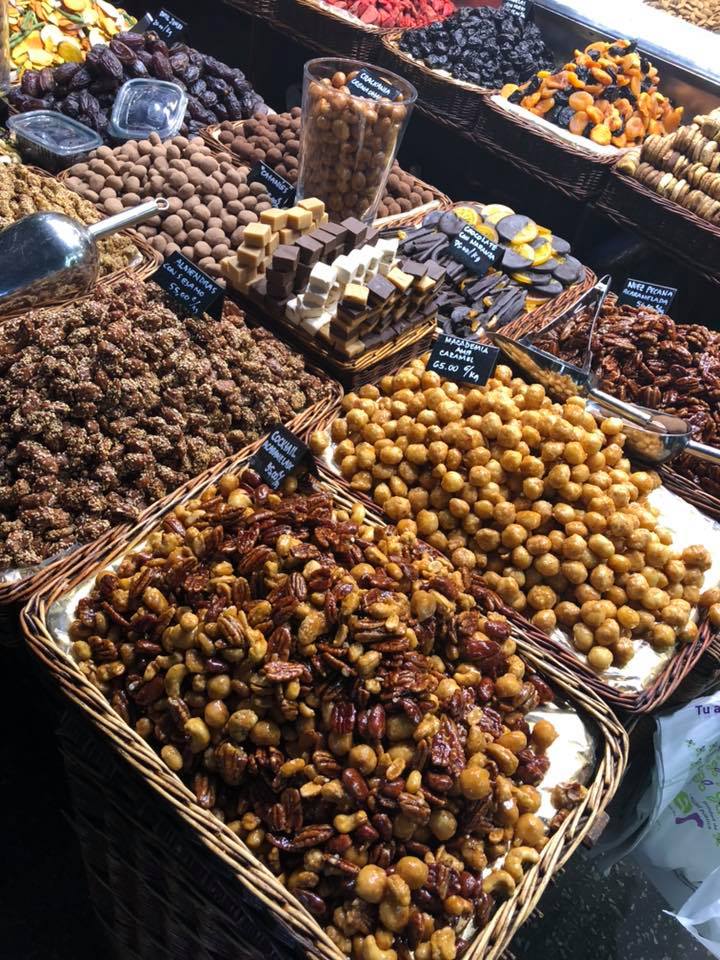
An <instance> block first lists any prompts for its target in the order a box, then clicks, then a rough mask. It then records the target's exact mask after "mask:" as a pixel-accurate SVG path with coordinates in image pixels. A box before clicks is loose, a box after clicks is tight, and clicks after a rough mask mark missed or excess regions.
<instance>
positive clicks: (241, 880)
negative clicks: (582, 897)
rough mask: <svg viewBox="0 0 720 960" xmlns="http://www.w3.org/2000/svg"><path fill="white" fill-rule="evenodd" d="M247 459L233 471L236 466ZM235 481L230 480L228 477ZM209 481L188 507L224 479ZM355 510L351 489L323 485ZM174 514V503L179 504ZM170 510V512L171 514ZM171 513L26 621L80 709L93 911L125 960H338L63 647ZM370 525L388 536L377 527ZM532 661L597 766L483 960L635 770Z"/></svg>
mask: <svg viewBox="0 0 720 960" xmlns="http://www.w3.org/2000/svg"><path fill="white" fill-rule="evenodd" d="M240 462H241V460H240V458H237V459H236V460H235V461H234V465H239V464H240ZM223 469H226V468H223ZM223 469H215V470H213V471H208V473H207V474H206V475H204V476H203V478H202V479H200V480H199V481H198V483H196V485H195V487H194V489H193V490H191V491H188V492H187V493H186V494H185V499H187V498H188V497H190V496H193V495H197V493H198V492H199V491H200V490H201V489H204V488H205V487H206V486H207V485H209V484H210V483H212V482H213V481H214V480H216V479H217V478H218V477H219V476H220V475H221V474H222V473H223ZM326 485H327V486H328V487H329V489H330V490H331V492H332V493H333V495H334V497H335V499H336V502H338V503H339V504H341V505H343V506H347V505H348V504H349V503H350V502H351V500H352V499H353V498H348V497H347V496H346V495H345V494H344V492H343V491H342V489H341V488H339V487H336V486H334V485H333V484H332V483H328V484H326ZM176 502H178V501H177V500H176ZM169 507H170V504H166V505H165V510H167V509H169ZM162 513H163V511H162V510H156V511H154V512H153V513H152V515H148V516H147V517H146V518H145V521H144V523H143V524H142V525H141V526H139V527H137V528H136V529H135V530H134V531H133V533H132V535H130V536H128V537H126V538H124V539H123V542H122V543H118V544H116V545H115V549H114V550H113V551H112V553H110V554H108V555H107V556H106V557H104V558H103V560H102V562H98V561H97V559H95V560H94V561H93V562H91V563H88V564H86V565H85V566H84V567H83V568H82V569H81V570H76V571H74V573H73V576H72V577H68V576H64V575H61V576H60V577H58V579H57V580H56V581H55V582H54V583H52V584H50V585H48V586H47V587H46V589H45V590H44V591H43V592H42V593H41V594H37V595H35V596H34V597H33V598H32V600H31V601H30V603H29V604H28V605H27V607H26V608H25V610H24V611H23V613H22V627H23V631H24V633H25V636H26V638H27V642H28V645H29V647H30V649H31V650H32V652H33V653H34V654H35V655H36V656H37V657H38V659H39V661H40V662H41V664H42V666H43V667H44V668H45V669H46V670H47V671H48V672H49V674H50V675H51V677H52V679H53V680H54V682H55V683H56V685H57V686H58V688H59V690H60V691H61V693H62V694H63V695H64V696H65V697H66V698H67V700H68V701H69V702H70V703H71V704H72V706H73V708H74V710H73V712H72V713H71V715H70V716H69V717H68V720H67V722H66V724H65V726H64V729H63V731H62V735H61V743H62V747H63V751H64V754H65V762H66V769H67V772H68V775H69V780H70V787H71V793H72V795H73V800H74V806H75V827H76V829H77V831H78V834H79V837H80V840H81V844H82V848H83V853H84V857H85V864H86V868H87V872H88V875H89V881H90V883H89V886H90V890H91V896H92V897H93V901H94V905H95V908H96V910H97V912H98V913H99V915H100V918H101V920H102V921H103V923H104V925H105V926H106V927H107V928H108V929H109V930H110V931H111V932H112V933H113V935H114V937H115V938H116V940H117V941H118V943H119V945H120V946H121V947H122V954H123V956H124V957H127V958H129V960H141V958H142V960H149V958H153V960H219V958H229V957H235V956H241V957H244V958H245V957H246V958H253V960H260V958H263V957H268V956H272V957H298V958H300V957H301V956H311V957H316V958H327V960H341V956H342V955H341V954H339V952H338V951H337V948H336V947H334V945H333V944H332V942H331V941H330V939H329V938H328V936H327V934H326V933H325V932H324V931H323V930H322V929H321V927H320V926H319V925H318V923H317V921H316V920H315V919H313V918H312V917H311V916H310V914H309V913H307V912H306V910H305V909H304V908H303V907H302V906H301V905H300V904H299V903H298V901H297V900H296V899H295V897H294V896H293V895H292V894H291V893H290V892H289V891H288V890H287V889H285V888H284V887H283V886H281V885H280V884H279V882H278V881H277V879H276V878H275V877H274V876H273V875H272V874H271V873H270V871H268V869H267V868H266V867H265V866H263V865H262V864H261V863H259V862H258V861H257V860H256V859H255V857H254V856H253V854H252V853H251V852H250V851H249V849H248V848H247V847H246V846H245V844H244V843H243V842H242V841H241V840H240V839H239V838H238V837H237V836H236V835H235V834H234V833H232V832H231V831H230V830H229V829H228V828H227V827H226V826H225V825H224V824H223V823H221V822H220V821H218V820H216V819H215V818H214V817H213V816H212V814H210V813H209V812H208V811H206V810H204V809H202V808H201V807H200V806H199V804H198V802H197V800H196V798H195V796H194V794H193V793H191V792H190V790H189V789H188V788H187V787H185V786H184V785H183V783H182V782H181V781H180V780H179V779H178V778H177V777H176V776H175V775H174V774H173V773H171V772H170V771H169V770H168V768H167V767H166V766H165V764H164V763H163V762H162V761H161V760H160V758H159V757H158V756H157V755H156V754H155V753H154V751H153V750H152V749H151V748H150V746H149V745H148V744H147V743H146V742H145V741H144V740H143V739H142V738H141V737H139V736H138V734H137V733H136V732H135V731H134V729H132V728H131V727H129V726H126V725H125V724H124V723H123V722H122V721H121V719H120V718H119V716H118V715H117V714H116V713H115V712H114V710H113V709H112V708H111V706H110V704H109V703H108V701H107V700H106V699H105V697H104V696H103V695H102V694H101V693H100V692H99V691H98V690H97V689H96V688H95V687H94V686H93V685H92V684H91V683H90V682H89V681H88V680H87V678H86V677H85V676H84V675H83V674H82V673H81V672H80V671H79V670H78V668H77V666H76V664H75V663H74V662H73V661H72V659H71V658H70V657H69V656H68V655H67V654H65V653H64V652H63V651H62V650H61V649H60V647H59V645H58V644H57V643H56V642H55V639H54V638H53V634H52V631H51V628H50V626H49V623H48V621H49V617H50V614H51V608H52V605H53V604H54V603H55V602H56V601H57V600H58V599H60V598H62V597H63V596H64V595H65V594H66V593H67V592H68V591H70V590H72V589H73V588H74V587H75V586H76V585H77V584H79V583H81V582H83V581H84V580H85V579H86V578H88V577H91V576H94V575H95V574H96V573H97V572H98V571H99V570H101V569H103V568H104V567H105V565H106V564H107V563H108V562H110V561H111V560H112V559H113V558H115V557H117V556H120V555H121V554H123V553H125V552H126V551H127V550H128V549H130V548H132V547H134V546H136V545H137V544H139V543H140V542H141V541H142V540H143V539H144V538H145V536H146V535H147V534H148V533H149V532H150V531H151V530H152V529H154V528H155V527H156V525H157V523H158V521H159V519H160V517H161V515H162ZM369 520H370V522H374V523H381V521H380V520H379V518H377V516H376V515H371V516H370V517H369ZM518 646H519V649H520V652H521V653H522V655H523V656H524V657H525V658H526V659H527V661H528V662H529V663H530V664H531V665H532V666H533V667H534V668H535V669H536V670H537V671H538V672H539V673H540V674H542V675H544V677H545V679H546V680H547V681H548V682H549V683H550V684H551V686H553V687H554V689H555V690H556V691H557V692H558V693H559V694H560V695H561V696H562V697H563V698H564V699H566V700H568V701H570V702H571V703H572V704H573V705H574V706H575V708H576V709H577V710H578V711H579V712H580V713H581V714H582V715H583V717H584V718H585V720H586V722H588V723H589V724H590V725H591V726H592V728H593V730H594V733H595V735H596V742H597V746H598V750H597V764H596V767H595V769H594V772H593V774H592V779H591V781H590V783H589V784H588V794H587V797H586V798H585V799H584V800H583V802H582V803H581V804H580V806H578V807H577V808H576V809H574V810H573V811H572V812H571V813H570V815H569V816H568V818H567V819H566V820H565V821H564V823H563V824H562V825H561V827H560V829H559V830H558V831H557V832H556V833H555V834H554V835H553V836H552V838H551V840H550V842H549V843H548V845H547V846H546V847H545V849H544V850H543V852H542V855H541V858H540V862H539V863H538V864H537V865H535V866H533V867H531V869H530V870H529V871H528V873H527V874H526V876H525V879H524V881H523V882H522V884H521V885H520V886H519V887H518V889H517V890H516V891H515V893H514V894H513V895H512V896H511V898H510V899H509V900H507V901H506V902H505V903H503V904H502V905H501V906H500V908H499V909H498V910H497V912H496V913H495V915H494V916H493V917H492V919H491V920H490V922H489V923H488V925H487V926H486V927H485V928H484V929H483V930H482V931H481V932H480V934H479V935H478V936H477V937H476V938H475V939H474V940H473V941H472V942H471V943H470V946H469V950H468V953H467V956H468V957H472V958H473V960H480V958H481V957H482V958H483V960H499V958H500V957H501V956H502V954H503V952H504V951H505V949H506V948H507V946H508V944H509V943H510V941H511V939H512V937H513V935H514V934H515V932H516V931H517V929H518V927H519V926H520V925H521V924H522V923H523V922H524V921H525V920H526V919H527V918H528V917H529V916H530V914H531V913H532V912H533V910H534V909H535V906H536V904H537V902H538V900H539V898H540V896H541V894H542V893H543V891H544V889H545V888H546V887H547V885H548V884H549V883H550V882H551V880H552V877H553V875H554V874H555V873H556V872H557V871H558V870H559V869H560V868H561V867H562V865H563V864H564V863H565V862H566V861H567V859H568V858H569V857H570V855H571V854H572V853H573V851H574V850H575V849H576V848H577V847H578V845H579V844H580V843H581V842H583V841H584V840H585V841H588V840H589V839H590V838H591V837H592V835H593V830H594V829H595V830H596V829H597V827H598V826H601V825H602V824H603V823H604V820H605V816H604V810H605V807H606V806H607V804H608V802H609V800H610V799H611V797H612V796H613V794H614V792H615V790H616V788H617V786H618V784H619V782H620V779H621V777H622V773H623V771H624V767H625V763H626V760H627V737H626V735H625V733H624V731H623V729H622V727H621V726H620V725H619V724H618V722H617V720H616V719H615V717H614V716H613V714H612V712H611V711H610V710H608V709H607V707H606V706H605V705H604V704H603V703H602V702H601V701H600V700H599V699H598V697H597V696H596V695H595V694H594V693H593V692H592V691H590V690H589V689H588V688H587V687H586V686H585V685H584V684H583V683H582V681H580V680H578V679H577V678H576V677H575V676H573V675H571V674H569V673H568V672H566V671H565V670H564V669H562V668H561V667H556V666H550V667H546V666H545V665H544V664H543V663H542V656H541V655H540V656H539V655H538V651H537V650H536V648H534V647H533V645H532V644H530V643H528V642H526V640H525V639H524V637H523V636H520V637H519V638H518Z"/></svg>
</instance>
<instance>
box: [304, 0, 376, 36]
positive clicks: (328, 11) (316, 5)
mask: <svg viewBox="0 0 720 960" xmlns="http://www.w3.org/2000/svg"><path fill="white" fill-rule="evenodd" d="M294 2H295V3H298V4H299V5H300V6H301V7H309V8H310V9H311V10H312V11H314V12H315V13H318V14H320V16H323V17H329V18H330V19H331V20H335V21H337V22H339V23H342V24H343V25H344V26H346V27H350V28H351V29H354V30H360V31H361V32H362V33H369V34H371V35H374V36H377V37H382V36H383V34H385V33H387V32H388V30H389V29H392V28H390V27H376V26H375V24H372V23H363V22H362V21H361V20H360V19H359V18H356V20H351V19H350V18H349V17H343V16H342V15H341V14H340V13H339V12H338V11H337V10H333V9H332V7H329V6H328V7H326V6H324V5H322V0H294Z"/></svg>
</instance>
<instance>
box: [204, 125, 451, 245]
mask: <svg viewBox="0 0 720 960" xmlns="http://www.w3.org/2000/svg"><path fill="white" fill-rule="evenodd" d="M244 123H245V121H244V120H235V121H234V122H233V127H234V128H235V130H237V132H238V133H240V134H242V133H243V130H244V127H243V124H244ZM220 126H221V124H219V123H215V124H212V125H211V126H209V127H205V128H204V129H203V130H201V131H200V136H201V137H202V139H203V140H204V141H205V143H207V145H208V146H209V147H210V149H211V150H214V151H215V152H216V153H229V154H230V155H231V156H233V157H235V159H236V160H237V162H238V163H240V164H243V165H245V166H246V165H247V163H248V161H247V160H243V159H242V158H241V157H240V156H238V154H236V153H233V151H232V150H231V149H230V147H229V146H226V145H225V144H224V143H220V141H219V139H218V137H219V135H220ZM411 176H412V174H411ZM413 180H414V187H415V188H416V189H417V190H418V191H420V190H423V191H424V190H429V191H430V193H432V195H433V199H432V200H429V201H428V202H427V203H424V204H422V205H421V206H419V207H414V208H413V209H412V210H407V211H405V212H404V213H397V214H394V215H393V216H389V217H381V218H379V219H378V220H376V221H375V223H374V226H375V227H379V228H380V229H387V228H388V227H404V226H408V225H410V224H413V223H415V222H416V221H417V220H418V219H422V217H424V216H425V214H427V213H431V212H432V211H433V210H449V209H450V207H451V206H452V201H451V200H450V198H449V197H448V196H447V195H446V194H444V193H443V192H442V191H441V190H438V188H437V187H434V186H433V185H432V184H431V183H425V181H424V180H421V179H420V178H419V177H413Z"/></svg>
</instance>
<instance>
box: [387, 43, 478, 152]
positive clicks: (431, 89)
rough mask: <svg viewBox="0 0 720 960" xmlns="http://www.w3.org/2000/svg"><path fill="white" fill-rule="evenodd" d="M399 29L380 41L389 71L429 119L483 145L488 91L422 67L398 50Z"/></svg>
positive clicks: (423, 65) (422, 65)
mask: <svg viewBox="0 0 720 960" xmlns="http://www.w3.org/2000/svg"><path fill="white" fill-rule="evenodd" d="M403 33H404V31H403V30H391V31H390V32H388V33H386V34H385V35H384V36H383V38H382V47H383V62H384V65H386V66H387V67H388V68H389V69H390V70H394V71H395V72H396V73H399V74H401V75H402V76H403V77H406V78H407V79H408V80H409V81H410V83H412V84H413V86H414V87H415V88H416V90H417V92H418V103H417V105H418V107H419V108H420V109H421V110H422V111H423V112H424V113H426V114H428V115H429V116H430V117H432V119H433V120H436V121H438V122H440V123H443V124H445V125H446V126H448V127H450V128H451V129H452V130H454V131H455V132H456V133H457V132H458V131H460V132H463V133H465V134H466V135H468V136H470V137H471V138H472V139H473V140H478V141H480V142H484V140H485V136H486V117H487V112H488V108H487V101H486V100H485V99H484V97H483V94H489V93H491V92H492V91H491V90H488V89H487V88H485V87H478V86H475V84H473V83H466V82H465V81H463V80H456V79H455V78H454V77H451V76H444V75H443V74H441V73H438V71H437V70H432V69H431V68H430V67H426V66H425V64H424V63H420V62H419V61H418V60H415V59H414V58H413V57H411V56H409V55H408V54H407V53H405V52H404V51H403V50H401V49H400V38H401V37H402V35H403Z"/></svg>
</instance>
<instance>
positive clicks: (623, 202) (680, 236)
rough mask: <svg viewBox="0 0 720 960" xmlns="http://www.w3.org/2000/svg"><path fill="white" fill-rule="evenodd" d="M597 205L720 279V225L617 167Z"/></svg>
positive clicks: (676, 256) (716, 280)
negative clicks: (699, 215)
mask: <svg viewBox="0 0 720 960" xmlns="http://www.w3.org/2000/svg"><path fill="white" fill-rule="evenodd" d="M595 206H596V207H597V208H598V210H600V211H601V212H602V213H604V214H605V215H606V216H608V217H610V219H611V220H614V221H615V223H619V224H622V226H625V227H630V229H631V230H636V231H637V232H638V233H641V234H642V235H643V236H644V237H647V238H648V239H649V240H651V241H652V242H653V243H654V244H656V245H657V246H659V247H661V248H662V249H664V250H666V251H667V252H668V253H669V254H670V255H671V257H672V258H673V259H674V260H682V261H683V262H684V263H686V264H687V265H688V266H689V267H690V269H691V270H692V271H693V272H694V273H700V274H702V275H703V276H704V277H706V278H707V279H708V280H711V281H712V282H713V283H720V226H718V225H716V224H714V223H710V222H709V221H708V220H703V219H702V218H701V217H698V216H697V215H696V214H694V213H692V212H691V211H690V210H686V209H685V207H682V206H680V204H679V203H675V201H674V200H668V199H667V198H666V197H662V196H660V194H659V193H656V192H655V191H654V190H651V189H650V188H649V187H647V186H646V185H645V184H644V183H640V182H639V181H638V180H635V179H634V177H630V176H628V175H627V174H624V173H620V172H619V171H618V170H617V169H613V170H612V171H611V173H610V175H609V176H608V177H607V178H606V180H605V182H604V185H603V189H602V192H601V193H600V195H599V197H598V198H597V199H596V201H595Z"/></svg>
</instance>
